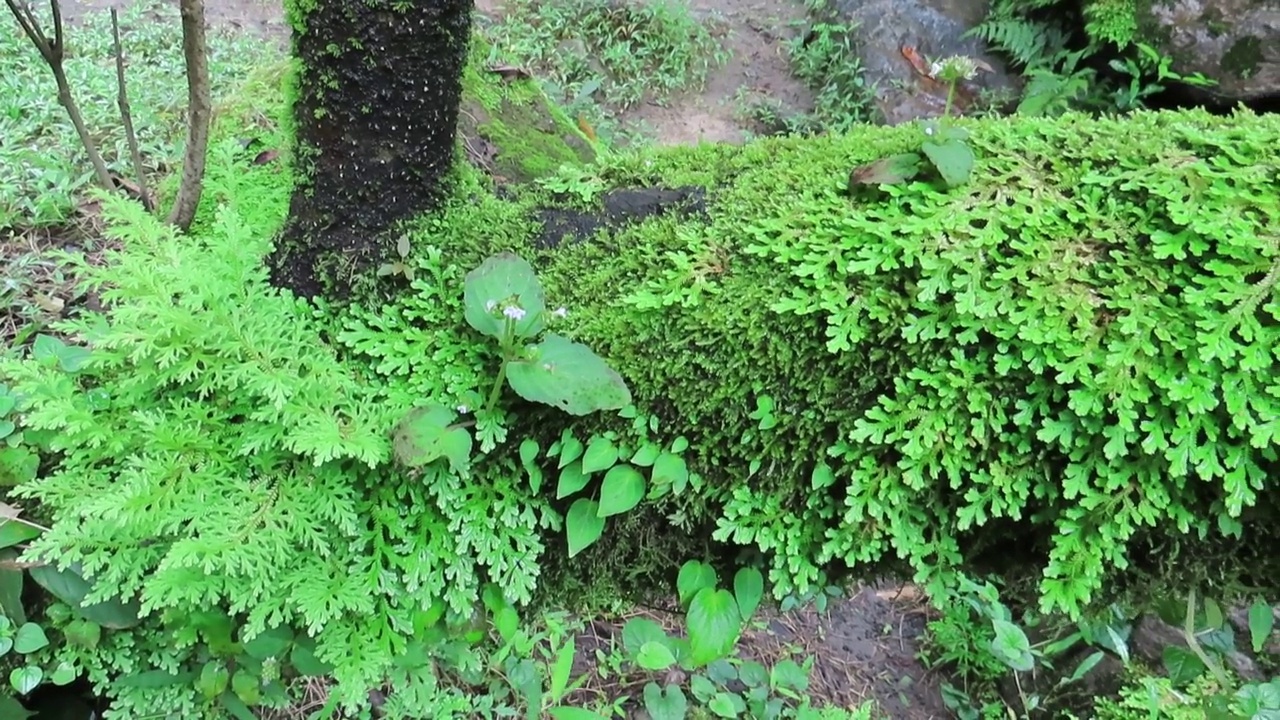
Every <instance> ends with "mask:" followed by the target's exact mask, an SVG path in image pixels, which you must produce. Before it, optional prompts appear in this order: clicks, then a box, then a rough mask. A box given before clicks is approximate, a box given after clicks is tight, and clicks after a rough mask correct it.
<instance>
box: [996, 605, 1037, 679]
mask: <svg viewBox="0 0 1280 720" xmlns="http://www.w3.org/2000/svg"><path fill="white" fill-rule="evenodd" d="M991 626H992V628H993V629H994V630H995V635H996V636H995V637H994V638H992V640H991V651H992V652H993V653H994V654H995V656H996V657H997V658H999V659H1000V661H1001V662H1003V663H1004V664H1005V665H1008V666H1009V667H1010V668H1011V669H1013V670H1016V671H1018V672H1031V671H1032V670H1033V669H1035V657H1034V656H1032V654H1031V641H1030V640H1028V639H1027V634H1026V633H1024V632H1023V631H1022V628H1020V627H1018V626H1017V625H1014V624H1013V623H1011V622H1009V621H1008V620H1003V619H1001V618H992V619H991Z"/></svg>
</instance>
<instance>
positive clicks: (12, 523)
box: [0, 511, 42, 548]
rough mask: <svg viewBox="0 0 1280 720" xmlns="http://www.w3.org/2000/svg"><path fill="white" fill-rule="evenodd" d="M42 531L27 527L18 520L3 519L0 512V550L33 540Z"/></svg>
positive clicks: (30, 526)
mask: <svg viewBox="0 0 1280 720" xmlns="http://www.w3.org/2000/svg"><path fill="white" fill-rule="evenodd" d="M41 532H42V531H41V530H40V528H38V527H34V526H32V525H28V524H27V523H24V522H22V521H20V520H12V519H9V518H6V517H4V513H3V511H0V548H8V547H13V546H14V545H18V544H19V543H24V542H26V541H28V540H31V539H33V538H36V537H39V535H40V533H41Z"/></svg>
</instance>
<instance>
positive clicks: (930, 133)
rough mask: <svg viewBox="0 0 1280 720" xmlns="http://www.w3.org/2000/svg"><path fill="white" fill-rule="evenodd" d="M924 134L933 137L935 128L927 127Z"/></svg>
mask: <svg viewBox="0 0 1280 720" xmlns="http://www.w3.org/2000/svg"><path fill="white" fill-rule="evenodd" d="M924 134H925V135H932V134H933V127H932V126H925V129H924Z"/></svg>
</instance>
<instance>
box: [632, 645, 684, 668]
mask: <svg viewBox="0 0 1280 720" xmlns="http://www.w3.org/2000/svg"><path fill="white" fill-rule="evenodd" d="M636 664H637V665H639V666H640V667H642V668H644V669H645V670H666V669H667V668H669V667H671V666H672V665H675V664H676V656H675V653H673V652H671V648H669V647H667V644H666V643H664V642H657V641H654V640H650V641H649V642H647V643H645V644H644V645H641V646H640V652H638V653H636Z"/></svg>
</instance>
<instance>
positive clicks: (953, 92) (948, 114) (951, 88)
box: [942, 80, 957, 119]
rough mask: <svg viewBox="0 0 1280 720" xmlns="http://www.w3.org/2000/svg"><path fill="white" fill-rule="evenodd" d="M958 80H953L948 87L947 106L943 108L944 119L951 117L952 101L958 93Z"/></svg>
mask: <svg viewBox="0 0 1280 720" xmlns="http://www.w3.org/2000/svg"><path fill="white" fill-rule="evenodd" d="M956 82H957V81H955V80H952V81H951V85H949V86H948V87H947V106H946V107H945V108H943V109H942V117H943V118H944V119H945V118H949V117H951V101H952V100H953V99H954V98H955V95H956Z"/></svg>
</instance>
